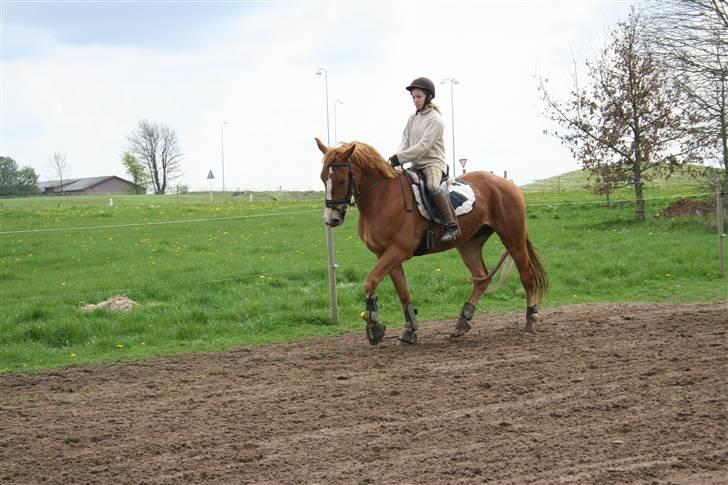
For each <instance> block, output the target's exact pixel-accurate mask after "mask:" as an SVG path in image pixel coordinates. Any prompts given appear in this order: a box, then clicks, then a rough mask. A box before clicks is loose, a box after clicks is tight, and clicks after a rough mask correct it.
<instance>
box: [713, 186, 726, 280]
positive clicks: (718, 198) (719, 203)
mask: <svg viewBox="0 0 728 485" xmlns="http://www.w3.org/2000/svg"><path fill="white" fill-rule="evenodd" d="M721 189H722V186H721V184H720V183H718V184H717V185H716V187H715V214H716V219H717V223H718V224H717V225H718V252H719V254H720V275H721V276H723V277H725V244H724V239H725V233H724V232H723V198H722V196H723V194H722V193H721Z"/></svg>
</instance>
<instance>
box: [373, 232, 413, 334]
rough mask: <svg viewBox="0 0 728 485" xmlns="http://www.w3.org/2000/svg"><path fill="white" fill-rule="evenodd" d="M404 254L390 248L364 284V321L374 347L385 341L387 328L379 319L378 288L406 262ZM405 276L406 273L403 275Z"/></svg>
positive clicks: (392, 247) (380, 258)
mask: <svg viewBox="0 0 728 485" xmlns="http://www.w3.org/2000/svg"><path fill="white" fill-rule="evenodd" d="M404 259H405V256H404V253H403V252H402V251H400V250H398V249H397V248H396V247H394V246H390V248H389V249H387V250H386V251H385V252H384V254H382V255H381V256H380V257H379V261H377V264H376V265H374V268H372V269H371V271H369V274H368V275H367V279H366V281H365V282H364V293H365V295H366V307H365V311H364V320H366V322H367V339H368V340H369V343H370V344H372V345H376V344H378V343H379V342H381V341H382V339H384V331H385V329H386V327H385V326H384V325H382V324H381V323H380V322H379V320H378V318H377V294H376V290H377V286H379V283H381V281H382V279H384V277H385V276H386V275H387V274H389V273H391V271H392V270H393V269H394V268H396V267H397V266H400V267H401V264H402V261H404ZM403 274H404V273H403Z"/></svg>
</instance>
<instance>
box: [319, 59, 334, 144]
mask: <svg viewBox="0 0 728 485" xmlns="http://www.w3.org/2000/svg"><path fill="white" fill-rule="evenodd" d="M316 75H317V76H323V77H324V87H325V89H326V145H331V138H330V136H329V133H330V132H331V129H330V128H329V73H328V72H327V71H326V69H324V68H323V67H319V69H318V71H316Z"/></svg>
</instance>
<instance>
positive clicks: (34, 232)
mask: <svg viewBox="0 0 728 485" xmlns="http://www.w3.org/2000/svg"><path fill="white" fill-rule="evenodd" d="M524 192H525V196H526V201H527V204H528V205H529V208H528V224H529V233H530V236H531V239H532V241H533V242H534V244H535V245H536V246H537V247H538V248H539V249H540V251H541V253H542V255H543V257H544V261H545V265H546V268H547V270H548V272H549V276H550V278H551V283H552V289H551V293H550V294H549V296H548V297H547V299H546V301H545V302H544V304H543V305H544V306H558V305H564V304H570V303H584V302H596V301H668V302H678V301H717V300H721V299H723V300H724V299H726V298H728V282H727V281H726V279H722V278H721V277H720V274H719V265H718V238H717V235H716V230H715V227H714V217H713V218H712V219H711V216H710V215H709V216H705V217H697V216H688V217H681V218H679V219H674V220H669V219H667V220H665V219H656V218H655V217H654V214H656V213H657V212H659V211H660V210H662V209H663V208H664V207H665V206H667V205H668V204H670V203H671V202H673V201H674V200H675V199H676V197H677V196H678V195H684V196H690V197H701V194H704V193H705V190H704V189H701V187H700V186H698V185H696V184H694V183H690V184H687V183H679V182H676V183H672V184H669V185H665V184H663V185H660V186H657V185H656V186H655V187H649V186H648V187H647V190H646V196H647V197H648V198H650V200H648V202H647V214H648V220H647V221H645V222H644V223H636V222H634V221H633V213H634V205H633V204H632V203H631V202H629V200H631V194H630V193H629V192H628V191H625V192H623V193H619V194H615V195H613V196H612V198H611V200H612V201H613V202H615V201H616V202H615V203H613V204H612V205H611V206H610V207H606V206H605V205H604V204H603V198H602V197H595V196H592V195H590V194H589V193H587V192H586V191H584V190H580V189H578V188H569V189H568V190H567V189H565V190H560V191H548V192H545V191H540V190H537V191H532V190H528V189H527V190H525V191H524ZM622 199H624V200H627V202H619V200H622ZM322 201H323V194H322V193H305V194H277V193H267V194H255V195H254V198H253V201H252V202H251V201H250V199H249V196H248V195H243V196H238V197H234V196H232V195H231V194H214V196H213V200H212V202H211V201H210V196H209V194H188V195H183V196H179V197H178V196H114V197H113V202H114V204H113V206H111V205H109V197H108V196H107V197H103V196H88V197H53V198H43V197H34V198H20V199H4V200H2V201H0V305H1V307H2V308H1V312H0V372H8V371H18V370H34V369H43V368H49V367H60V366H66V365H75V364H80V363H91V362H109V361H116V360H124V359H138V358H145V357H150V356H157V355H169V354H176V353H181V352H190V351H201V350H220V349H226V348H232V347H236V346H243V345H251V344H258V343H263V342H271V341H284V340H290V339H300V338H305V337H309V336H316V335H326V334H332V333H338V332H347V331H351V330H358V331H361V330H363V321H362V320H361V319H360V317H359V313H360V312H361V310H362V307H363V289H362V284H363V280H364V277H365V275H366V274H367V272H368V270H369V268H370V267H371V266H372V265H373V263H374V260H375V258H374V256H373V255H371V254H370V253H369V252H368V251H367V250H366V248H365V247H364V246H363V244H362V243H361V241H359V239H358V237H357V235H356V222H357V221H356V218H357V212H356V210H354V209H352V210H350V212H349V215H348V218H347V221H346V223H345V224H344V225H343V226H342V227H340V228H337V229H336V230H335V231H334V234H335V246H336V258H337V264H338V265H339V268H338V273H337V276H338V278H337V282H338V283H337V288H338V297H339V298H338V300H339V315H340V317H339V320H340V323H339V324H338V325H332V324H331V323H330V322H329V297H328V281H327V270H326V240H325V229H324V226H323V223H322V211H323V202H322ZM501 250H502V246H501V245H500V242H499V241H498V239H497V237H494V238H492V239H491V241H490V242H489V243H488V244H487V245H486V262H487V263H489V264H490V265H492V264H493V263H494V261H495V259H496V258H497V256H498V254H500V251H501ZM405 270H406V272H407V278H408V282H409V284H410V288H411V290H412V294H413V298H414V303H415V306H416V307H417V308H418V310H419V317H420V320H421V321H427V320H430V319H435V318H443V317H454V316H455V315H457V313H458V312H459V309H460V307H461V305H462V303H463V301H464V300H465V298H467V295H468V294H469V291H470V277H469V273H468V272H467V270H466V268H465V267H464V265H463V264H462V262H461V261H460V259H459V256H458V254H457V253H456V252H449V253H443V254H438V255H432V256H426V257H421V258H415V259H413V260H411V261H410V262H408V263H406V264H405ZM378 294H379V302H380V303H379V307H380V315H381V320H382V321H383V322H384V323H385V324H386V325H388V326H394V327H401V326H402V324H403V317H402V312H401V308H400V306H399V302H398V301H397V298H396V295H395V294H394V291H393V288H392V285H391V283H390V282H389V280H386V281H385V282H384V283H383V284H382V286H380V289H379V290H378ZM114 295H125V296H128V297H129V298H131V299H133V300H135V301H136V302H138V303H139V305H138V306H137V307H136V308H134V309H133V310H131V311H129V312H124V313H113V312H110V311H107V310H95V311H92V312H90V313H84V312H82V311H81V307H82V306H83V305H84V304H87V303H97V302H99V301H102V300H106V299H108V298H110V297H112V296H114ZM524 308H525V301H524V294H523V290H522V288H521V286H520V283H519V281H518V278H517V272H516V271H513V272H512V274H511V275H510V277H509V278H508V280H507V281H506V283H505V284H504V285H503V286H502V287H501V288H500V289H498V290H497V291H495V292H494V293H493V294H487V295H486V296H485V297H484V298H483V300H481V303H480V305H479V306H478V311H506V310H515V309H524ZM364 342H365V338H364V335H363V332H362V343H363V344H364Z"/></svg>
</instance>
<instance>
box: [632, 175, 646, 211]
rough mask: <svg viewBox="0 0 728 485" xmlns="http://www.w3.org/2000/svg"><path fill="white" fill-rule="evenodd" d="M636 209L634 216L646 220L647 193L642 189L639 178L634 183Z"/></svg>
mask: <svg viewBox="0 0 728 485" xmlns="http://www.w3.org/2000/svg"><path fill="white" fill-rule="evenodd" d="M634 195H635V209H634V218H635V220H636V221H644V220H645V195H644V192H643V191H642V182H641V181H640V180H639V179H637V180H636V181H635V183H634Z"/></svg>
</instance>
